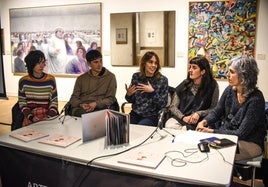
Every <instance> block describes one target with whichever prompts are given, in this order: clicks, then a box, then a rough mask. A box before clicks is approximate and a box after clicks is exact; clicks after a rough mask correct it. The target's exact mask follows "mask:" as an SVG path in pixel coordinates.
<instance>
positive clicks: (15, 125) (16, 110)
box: [11, 102, 24, 131]
mask: <svg viewBox="0 0 268 187" xmlns="http://www.w3.org/2000/svg"><path fill="white" fill-rule="evenodd" d="M11 115H12V122H11V131H13V130H16V129H19V128H21V127H22V122H23V118H24V116H23V113H22V112H21V110H20V107H19V102H16V103H15V105H14V106H13V107H12V110H11Z"/></svg>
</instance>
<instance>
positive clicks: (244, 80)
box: [229, 56, 259, 98]
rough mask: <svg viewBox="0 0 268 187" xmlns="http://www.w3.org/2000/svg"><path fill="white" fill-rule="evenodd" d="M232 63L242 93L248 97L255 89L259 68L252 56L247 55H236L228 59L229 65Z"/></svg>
mask: <svg viewBox="0 0 268 187" xmlns="http://www.w3.org/2000/svg"><path fill="white" fill-rule="evenodd" d="M231 64H232V65H233V67H234V69H235V71H236V72H237V73H238V79H239V80H240V81H241V84H242V85H243V90H242V92H243V93H242V94H243V96H244V97H246V98H247V97H248V96H249V94H250V93H251V92H252V91H254V90H255V89H257V82H258V74H259V68H258V65H257V62H256V61H255V59H254V58H252V57H248V56H236V57H234V58H233V59H231V60H230V64H229V65H231Z"/></svg>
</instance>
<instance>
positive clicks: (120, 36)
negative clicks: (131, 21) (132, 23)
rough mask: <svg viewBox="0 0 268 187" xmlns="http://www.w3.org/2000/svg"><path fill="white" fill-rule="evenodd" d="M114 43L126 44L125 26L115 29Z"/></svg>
mask: <svg viewBox="0 0 268 187" xmlns="http://www.w3.org/2000/svg"><path fill="white" fill-rule="evenodd" d="M116 44H127V28H118V29H116Z"/></svg>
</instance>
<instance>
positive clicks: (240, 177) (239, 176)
mask: <svg viewBox="0 0 268 187" xmlns="http://www.w3.org/2000/svg"><path fill="white" fill-rule="evenodd" d="M216 151H217V152H218V153H219V154H220V155H221V157H222V159H223V161H224V162H225V163H227V164H230V165H231V166H232V167H233V169H234V170H235V173H236V174H237V177H238V178H239V179H240V180H242V179H243V177H242V175H241V173H240V172H239V171H238V170H237V168H236V167H235V165H233V164H232V163H230V162H228V161H227V160H226V159H225V157H224V156H223V154H222V153H221V152H220V151H219V150H218V149H216Z"/></svg>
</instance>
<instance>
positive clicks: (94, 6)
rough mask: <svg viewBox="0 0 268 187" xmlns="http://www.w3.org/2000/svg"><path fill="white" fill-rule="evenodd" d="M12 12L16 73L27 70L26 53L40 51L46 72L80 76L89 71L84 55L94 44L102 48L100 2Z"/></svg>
mask: <svg viewBox="0 0 268 187" xmlns="http://www.w3.org/2000/svg"><path fill="white" fill-rule="evenodd" d="M9 14H10V32H11V33H10V37H11V53H12V55H11V56H12V58H11V59H12V63H11V64H12V71H13V73H14V74H18V75H20V74H22V73H25V72H27V69H26V67H25V62H24V58H25V56H26V55H27V54H28V53H29V52H30V51H31V50H41V51H43V52H44V54H45V56H46V66H45V69H44V72H46V73H50V74H53V75H55V76H78V75H79V74H81V73H84V72H85V71H88V66H87V63H86V59H85V54H86V51H89V50H91V47H90V46H91V43H94V44H97V49H98V50H101V43H102V42H101V3H87V4H74V5H63V6H47V7H32V8H16V9H10V10H9ZM80 50H81V51H82V52H81V53H80V52H79V53H78V51H80Z"/></svg>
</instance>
